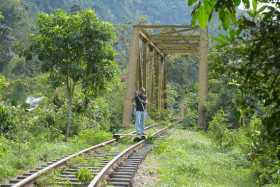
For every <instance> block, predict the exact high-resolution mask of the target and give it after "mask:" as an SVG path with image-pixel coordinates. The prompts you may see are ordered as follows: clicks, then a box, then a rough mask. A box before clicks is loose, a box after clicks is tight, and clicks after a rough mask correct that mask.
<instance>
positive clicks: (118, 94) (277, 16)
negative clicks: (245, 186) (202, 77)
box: [0, 0, 280, 186]
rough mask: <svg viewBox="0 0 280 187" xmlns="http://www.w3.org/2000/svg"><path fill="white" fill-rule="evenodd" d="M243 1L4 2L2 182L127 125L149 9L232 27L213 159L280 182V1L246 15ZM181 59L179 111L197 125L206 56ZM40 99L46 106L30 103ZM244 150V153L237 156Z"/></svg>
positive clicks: (212, 114)
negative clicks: (127, 90)
mask: <svg viewBox="0 0 280 187" xmlns="http://www.w3.org/2000/svg"><path fill="white" fill-rule="evenodd" d="M241 2H243V3H244V5H245V7H246V8H249V7H250V5H249V2H250V1H248V0H243V1H240V0H230V1H218V0H204V1H196V0H189V1H188V3H187V4H189V5H190V7H187V4H186V2H185V0H180V1H167V0H165V1H164V0H153V1H139V0H137V1H136V0H129V1H113V0H106V1H105V0H96V1H93V0H83V1H78V0H69V1H68V0H67V1H66V0H57V1H53V0H44V1H39V0H8V1H7V0H0V123H1V126H0V181H2V180H5V179H7V178H8V177H10V176H14V175H15V174H16V173H18V172H21V171H22V170H26V169H27V168H30V167H32V166H34V165H38V164H39V163H40V162H45V161H47V160H49V159H52V158H54V157H57V156H59V155H61V154H65V153H69V152H73V151H76V150H78V149H80V148H81V147H85V146H88V145H91V144H94V143H98V142H100V141H102V140H104V139H107V138H109V137H110V135H111V134H110V132H114V131H116V130H118V129H119V128H120V127H119V126H120V124H121V115H122V114H121V112H122V98H123V91H124V85H123V82H121V73H122V72H125V69H124V67H125V64H126V63H127V56H128V55H127V48H128V39H129V28H130V24H131V23H135V22H136V21H137V20H139V17H141V16H144V17H146V18H145V19H146V21H147V22H152V23H163V24H164V23H165V24H179V23H190V22H191V17H190V14H191V11H190V10H191V8H193V12H192V15H193V19H192V23H193V24H199V25H200V26H201V27H202V28H206V27H207V26H208V27H209V28H210V27H211V23H212V22H211V21H212V20H213V19H214V22H216V20H217V18H219V19H220V25H221V27H223V29H224V31H223V32H216V33H215V35H218V33H224V34H221V35H219V36H218V37H215V38H211V39H213V40H212V41H211V50H210V54H209V66H210V68H209V97H208V105H207V108H208V119H207V120H208V122H209V123H208V124H209V128H208V136H209V137H210V138H211V140H212V142H213V144H214V145H215V146H216V148H215V150H214V148H213V147H211V155H209V158H210V159H211V157H216V153H214V151H216V152H218V153H221V154H223V155H226V160H225V162H231V161H232V159H233V162H234V163H236V162H239V161H240V163H239V164H240V165H242V166H241V167H240V168H238V169H240V170H243V168H242V167H245V169H244V170H246V176H249V174H248V173H247V172H248V171H249V168H251V170H252V171H253V174H255V177H256V178H255V180H256V181H257V183H258V185H260V186H261V185H273V184H274V185H279V183H280V177H279V176H280V175H279V172H280V147H279V146H280V131H279V121H280V118H279V116H280V112H279V111H280V108H279V106H280V90H279V88H280V87H279V84H280V78H279V74H280V67H279V60H280V56H279V54H280V51H279V50H280V43H279V42H280V38H279V37H280V35H279V30H280V12H279V8H280V3H274V4H273V6H271V4H269V5H262V6H260V5H259V6H257V5H258V3H259V2H266V1H265V0H260V1H256V0H253V1H252V2H253V3H252V7H251V9H250V10H248V11H247V10H244V11H242V12H243V13H244V12H245V13H244V14H243V16H242V15H240V11H236V8H237V7H238V6H239V5H240V3H241ZM74 5H76V6H74ZM77 5H78V6H77ZM57 8H61V9H63V10H55V9H57ZM83 8H94V10H95V11H96V13H95V11H92V10H82V11H79V10H80V9H83ZM41 11H44V12H47V13H42V12H41ZM38 15H40V16H38ZM103 19H104V20H107V21H111V22H113V23H116V24H118V25H117V26H115V28H113V26H112V25H111V24H109V23H108V22H104V21H102V20H103ZM120 23H121V24H122V23H126V24H125V25H119V24H120ZM215 28H216V27H215ZM116 32H118V37H117V38H115V35H116ZM212 32H213V29H212V28H211V30H210V32H209V33H210V34H211V33H212ZM93 33H94V34H93ZM92 41H95V42H94V43H92ZM114 42H115V43H114ZM113 47H114V49H116V50H117V51H118V54H116V52H115V51H114V50H113ZM115 55H116V57H115ZM114 59H116V60H117V61H118V64H119V67H120V68H119V67H118V66H117V63H115V62H114ZM171 61H173V62H174V63H170V66H169V72H168V80H169V85H168V94H169V95H168V102H169V107H170V112H171V113H173V114H178V113H179V112H180V113H182V116H184V121H183V125H184V127H186V128H187V127H189V126H194V124H195V123H196V120H197V102H196V96H197V95H196V93H197V85H196V80H197V63H198V59H197V58H192V57H184V56H183V57H174V58H172V59H171ZM119 72H121V73H119ZM28 96H32V97H35V98H37V99H38V98H39V99H40V100H41V101H40V103H39V104H38V105H35V106H30V105H29V104H28V103H26V100H27V97H28ZM29 99H30V97H29ZM67 114H68V115H67ZM65 135H66V136H65ZM68 136H69V137H70V138H69V139H68V142H64V141H63V140H64V138H65V137H68ZM178 141H179V140H178ZM195 144H196V143H195ZM183 145H184V144H182V146H183ZM207 145H208V144H207ZM190 146H192V145H189V144H185V147H184V148H182V149H185V150H184V151H183V152H182V154H183V155H182V160H179V161H180V162H181V161H182V162H183V161H184V162H185V160H184V159H183V157H184V154H188V153H191V151H192V150H190V152H187V151H188V150H187V149H189V147H190ZM194 146H197V145H194ZM209 146H212V145H210V144H209ZM212 148H213V149H212ZM205 149H208V148H206V147H205ZM209 149H210V148H209ZM236 149H238V155H237V157H240V158H236V157H235V156H236V155H234V158H233V157H232V155H231V153H232V151H234V150H236ZM34 152H36V154H34ZM212 153H213V154H212ZM18 155H20V156H18ZM168 155H169V156H172V154H171V152H170V153H168ZM245 157H246V158H247V161H246V160H243V158H245ZM241 158H242V159H241ZM227 159H229V160H231V161H229V160H227ZM179 161H178V163H180V162H179ZM248 161H250V162H248ZM221 162H222V161H221ZM198 164H199V163H198ZM220 164H221V163H220ZM183 166H184V165H183ZM193 168H194V170H195V171H197V166H193V165H192V166H191V167H189V166H187V167H186V168H182V171H185V169H193ZM179 169H180V168H179ZM247 169H248V170H247ZM251 170H250V171H251ZM180 171H181V170H180ZM241 172H242V171H241ZM233 174H234V175H235V174H236V173H233ZM182 176H183V175H182ZM198 176H199V175H198ZM246 176H244V177H246ZM237 177H240V176H237ZM240 180H241V179H240ZM249 180H250V181H251V178H249ZM181 182H182V183H180V184H184V183H185V182H186V183H188V182H189V181H186V180H185V179H184V180H182V181H181ZM250 184H251V183H250Z"/></svg>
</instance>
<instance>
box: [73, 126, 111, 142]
mask: <svg viewBox="0 0 280 187" xmlns="http://www.w3.org/2000/svg"><path fill="white" fill-rule="evenodd" d="M112 136H113V135H112V134H111V133H109V132H106V131H97V130H95V129H86V130H82V131H81V133H80V134H79V135H78V137H77V139H76V141H78V142H79V143H83V144H87V145H95V144H98V143H101V142H103V141H105V140H108V139H109V138H111V137H112Z"/></svg>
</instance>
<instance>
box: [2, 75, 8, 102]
mask: <svg viewBox="0 0 280 187" xmlns="http://www.w3.org/2000/svg"><path fill="white" fill-rule="evenodd" d="M8 85H9V82H8V80H7V79H6V77H5V76H4V75H1V74H0V101H1V100H2V94H3V93H4V89H6V88H7V87H8Z"/></svg>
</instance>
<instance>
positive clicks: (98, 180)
mask: <svg viewBox="0 0 280 187" xmlns="http://www.w3.org/2000/svg"><path fill="white" fill-rule="evenodd" d="M172 126H173V125H171V126H168V127H165V128H163V129H160V130H158V131H157V132H155V133H154V134H152V135H151V137H155V136H157V135H160V134H161V133H162V132H164V131H166V130H167V129H169V128H170V127H172ZM145 142H146V140H141V141H140V142H138V143H136V144H134V145H132V146H130V147H129V148H127V149H125V150H124V151H122V152H121V153H120V154H118V155H117V156H116V157H114V158H113V159H112V160H111V161H110V162H109V163H108V164H106V165H105V166H104V167H103V169H102V170H101V171H100V172H99V173H98V174H97V175H96V176H95V177H94V179H93V180H92V181H91V183H90V184H89V185H88V187H99V186H101V184H102V181H103V180H106V178H107V177H108V176H109V175H110V174H111V173H112V171H113V170H114V169H115V168H116V167H118V165H119V163H120V162H121V161H122V160H124V159H126V158H127V157H128V156H129V155H130V154H131V153H133V152H134V151H135V150H137V149H139V148H141V147H143V146H144V145H145Z"/></svg>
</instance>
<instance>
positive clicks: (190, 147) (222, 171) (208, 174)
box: [153, 129, 256, 187]
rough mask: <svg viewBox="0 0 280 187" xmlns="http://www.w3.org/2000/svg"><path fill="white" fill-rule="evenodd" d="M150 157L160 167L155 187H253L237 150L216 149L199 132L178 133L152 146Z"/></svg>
mask: <svg viewBox="0 0 280 187" xmlns="http://www.w3.org/2000/svg"><path fill="white" fill-rule="evenodd" d="M153 154H154V155H155V157H156V158H157V159H158V162H159V165H160V167H159V169H158V173H159V177H160V182H159V183H158V185H157V186H178V187H187V186H190V187H194V186H199V187H217V186H219V187H220V186H224V187H237V186H240V187H251V186H252V187H255V186H256V184H255V183H254V181H255V179H254V177H253V175H252V172H251V169H250V168H249V162H248V161H247V159H246V156H245V155H244V154H243V153H242V152H240V151H239V150H238V149H232V150H228V151H222V150H221V149H218V148H217V147H216V145H215V144H213V143H212V142H211V141H210V139H209V138H208V136H207V135H206V134H204V133H202V132H195V131H191V130H178V129H177V130H175V131H174V133H172V135H171V136H170V137H168V138H167V139H165V140H160V141H157V142H155V146H154V150H153Z"/></svg>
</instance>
